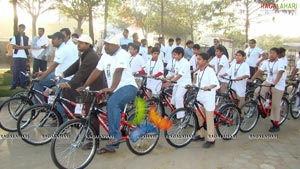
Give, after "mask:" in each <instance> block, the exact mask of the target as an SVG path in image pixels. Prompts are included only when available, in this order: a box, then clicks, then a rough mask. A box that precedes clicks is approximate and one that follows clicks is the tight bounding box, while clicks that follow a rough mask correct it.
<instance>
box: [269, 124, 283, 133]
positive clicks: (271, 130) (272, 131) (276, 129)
mask: <svg viewBox="0 0 300 169" xmlns="http://www.w3.org/2000/svg"><path fill="white" fill-rule="evenodd" d="M278 131H280V127H279V126H277V127H276V126H272V127H271V128H270V129H269V132H271V133H275V132H278Z"/></svg>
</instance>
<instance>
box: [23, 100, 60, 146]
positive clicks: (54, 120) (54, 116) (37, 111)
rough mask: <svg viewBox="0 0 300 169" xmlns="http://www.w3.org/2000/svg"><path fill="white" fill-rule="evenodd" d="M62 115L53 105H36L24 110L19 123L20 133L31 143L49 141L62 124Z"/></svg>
mask: <svg viewBox="0 0 300 169" xmlns="http://www.w3.org/2000/svg"><path fill="white" fill-rule="evenodd" d="M62 122H63V121H62V117H61V115H60V114H59V113H58V112H57V111H56V110H52V109H51V105H48V104H43V105H35V106H31V107H29V108H27V109H26V110H24V111H23V112H22V113H21V115H20V117H19V119H18V123H17V129H18V134H19V136H21V138H22V139H23V140H24V141H25V142H26V143H29V144H31V145H43V144H46V143H49V142H50V141H51V138H52V136H53V134H54V132H55V131H56V130H57V128H58V127H59V126H60V125H61V124H62Z"/></svg>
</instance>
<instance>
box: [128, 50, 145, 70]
mask: <svg viewBox="0 0 300 169" xmlns="http://www.w3.org/2000/svg"><path fill="white" fill-rule="evenodd" d="M144 65H145V60H144V58H143V57H142V56H141V55H139V54H137V55H136V56H131V57H130V59H129V66H130V69H131V71H132V73H135V72H138V71H140V70H142V69H143V66H144Z"/></svg>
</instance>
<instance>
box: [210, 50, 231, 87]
mask: <svg viewBox="0 0 300 169" xmlns="http://www.w3.org/2000/svg"><path fill="white" fill-rule="evenodd" d="M209 65H211V66H213V68H214V69H215V72H217V71H218V67H219V65H222V66H223V67H222V69H221V70H220V71H219V74H217V76H219V75H222V74H225V73H226V72H227V70H228V69H229V63H228V59H227V57H226V56H225V55H222V56H221V58H218V57H217V56H215V57H214V58H213V59H212V60H211V61H210V62H209ZM219 80H220V81H221V82H227V80H225V79H223V78H220V77H219Z"/></svg>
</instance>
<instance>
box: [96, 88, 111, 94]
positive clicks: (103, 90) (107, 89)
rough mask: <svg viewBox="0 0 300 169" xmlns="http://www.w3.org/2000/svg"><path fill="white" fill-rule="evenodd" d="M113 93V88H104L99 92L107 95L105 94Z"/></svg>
mask: <svg viewBox="0 0 300 169" xmlns="http://www.w3.org/2000/svg"><path fill="white" fill-rule="evenodd" d="M112 92H113V90H112V89H111V88H104V89H101V90H100V91H99V93H105V94H107V93H112Z"/></svg>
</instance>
